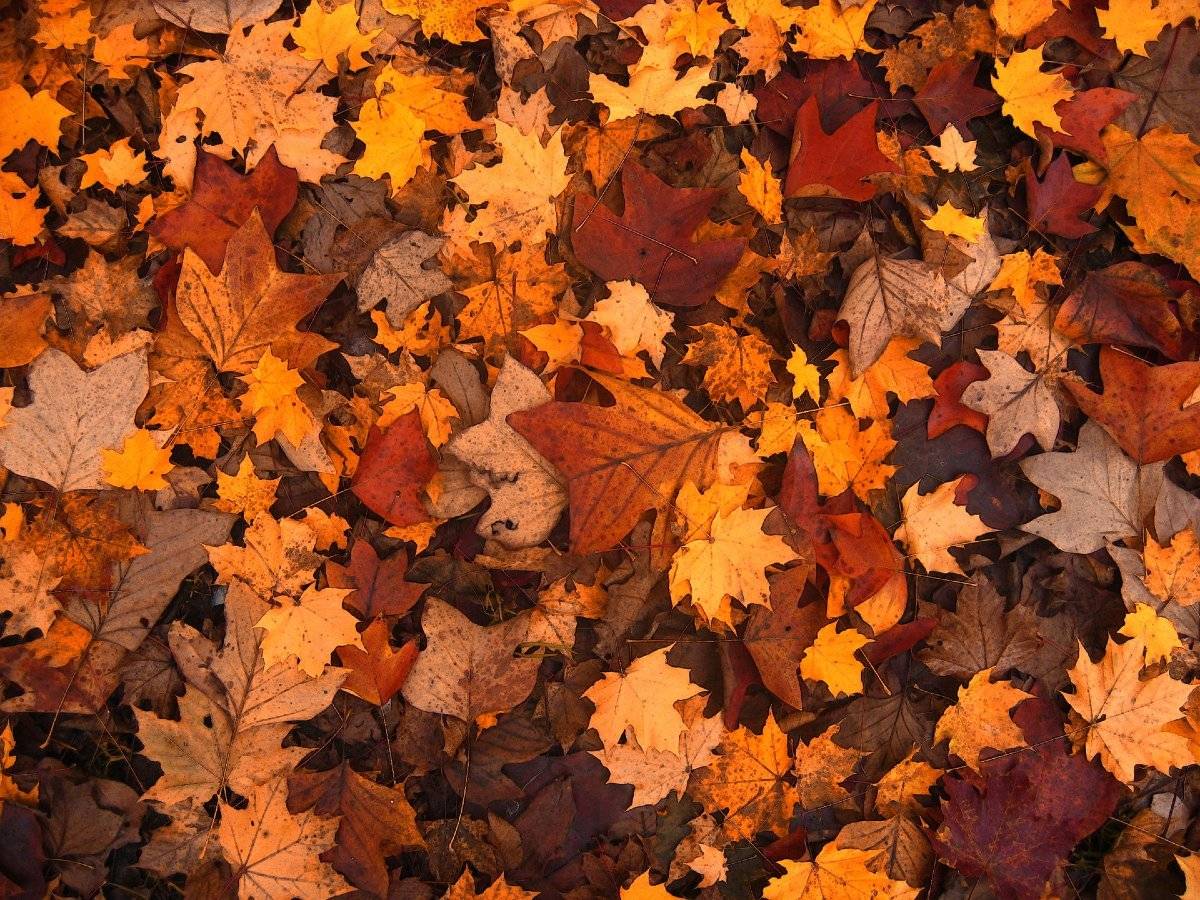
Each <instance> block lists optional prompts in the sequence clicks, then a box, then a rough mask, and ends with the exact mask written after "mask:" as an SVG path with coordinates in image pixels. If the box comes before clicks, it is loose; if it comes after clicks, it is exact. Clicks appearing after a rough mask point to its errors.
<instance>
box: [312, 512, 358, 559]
mask: <svg viewBox="0 0 1200 900" xmlns="http://www.w3.org/2000/svg"><path fill="white" fill-rule="evenodd" d="M301 521H302V522H303V523H304V524H305V525H307V526H308V527H309V528H311V529H312V533H313V534H314V535H316V539H317V540H316V543H315V544H314V546H315V547H316V548H317V549H318V550H335V549H336V550H345V549H346V545H347V534H348V533H349V531H350V523H349V522H347V521H346V520H345V519H343V518H342V517H341V516H339V515H338V514H337V513H327V512H325V510H323V509H321V507H319V506H310V507H309V508H308V509H306V510H305V511H304V516H303V517H302V518H301Z"/></svg>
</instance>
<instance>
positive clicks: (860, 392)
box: [828, 338, 934, 420]
mask: <svg viewBox="0 0 1200 900" xmlns="http://www.w3.org/2000/svg"><path fill="white" fill-rule="evenodd" d="M919 346H920V341H916V340H912V339H911V338H893V339H892V340H891V341H889V342H888V345H887V349H886V350H884V351H883V355H882V356H880V357H879V359H878V360H876V361H875V362H874V363H872V364H871V365H870V366H869V367H868V368H867V370H866V371H865V372H863V373H862V374H860V375H859V376H858V377H857V378H852V377H851V376H850V361H849V358H848V356H847V353H846V351H844V350H836V351H834V352H833V353H831V354H830V355H829V359H831V360H833V361H835V362H836V363H837V368H836V369H834V370H833V371H832V372H830V373H829V397H828V404H829V405H832V404H834V403H837V402H838V401H839V400H848V401H849V402H850V410H851V412H853V413H854V414H855V415H856V416H859V417H860V418H867V419H878V420H882V419H886V418H888V416H889V415H890V414H891V405H890V400H889V396H890V395H895V397H896V398H897V399H898V400H900V401H901V402H903V403H907V402H908V401H909V400H916V399H919V398H921V397H928V396H931V395H932V394H933V392H934V391H933V382H931V381H930V380H929V367H928V366H925V365H923V364H921V363H919V362H917V361H916V360H915V359H913V358H912V356H911V355H910V354H911V353H912V352H913V351H914V350H916V349H917V348H918V347H919Z"/></svg>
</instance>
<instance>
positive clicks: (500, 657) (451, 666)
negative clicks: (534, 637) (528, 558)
mask: <svg viewBox="0 0 1200 900" xmlns="http://www.w3.org/2000/svg"><path fill="white" fill-rule="evenodd" d="M421 630H422V631H424V632H425V637H426V639H427V640H428V644H427V645H426V647H425V650H424V651H423V652H422V653H421V655H420V656H418V657H417V662H416V664H415V665H414V666H413V668H412V671H411V672H409V675H408V680H407V681H406V682H405V683H404V699H405V700H407V701H408V702H409V703H411V704H413V706H416V707H418V708H420V709H424V710H426V711H428V712H435V713H442V714H444V715H448V716H456V717H457V718H459V719H462V720H463V721H465V722H467V723H471V722H474V721H476V720H477V719H479V718H480V717H481V716H491V715H494V714H496V713H502V712H507V711H508V710H510V709H512V708H513V707H514V706H516V705H517V704H518V703H520V702H521V701H522V700H524V699H525V698H526V697H527V696H529V692H530V691H531V690H532V689H533V682H534V678H535V677H536V676H537V669H538V664H539V661H538V660H537V659H523V658H514V656H513V653H514V651H515V650H516V649H517V646H518V645H519V644H521V643H522V642H523V641H524V640H525V639H526V636H527V634H528V632H529V615H528V613H522V614H520V615H518V616H515V617H514V618H512V619H509V620H508V621H506V622H504V623H502V624H500V625H493V626H492V627H490V628H485V627H483V626H481V625H476V624H475V623H474V622H472V621H471V620H470V619H468V618H467V617H466V616H464V615H463V614H462V613H460V612H459V611H458V610H456V609H455V608H454V607H452V606H450V605H449V604H447V603H443V602H442V601H441V600H438V599H436V598H433V597H431V598H429V600H428V601H426V604H425V613H424V615H422V617H421Z"/></svg>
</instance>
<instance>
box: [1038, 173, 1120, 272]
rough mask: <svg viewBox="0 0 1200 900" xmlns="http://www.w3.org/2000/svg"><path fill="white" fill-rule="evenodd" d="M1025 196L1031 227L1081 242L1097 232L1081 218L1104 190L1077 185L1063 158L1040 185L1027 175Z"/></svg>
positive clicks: (1094, 227) (1039, 182)
mask: <svg viewBox="0 0 1200 900" xmlns="http://www.w3.org/2000/svg"><path fill="white" fill-rule="evenodd" d="M1025 193H1026V196H1027V198H1028V201H1029V224H1030V226H1031V227H1034V228H1038V229H1040V230H1043V231H1047V232H1049V233H1050V234H1057V235H1061V236H1062V237H1067V238H1080V237H1083V236H1084V235H1087V234H1092V233H1093V232H1094V231H1095V230H1096V226H1095V225H1092V224H1090V223H1089V222H1087V221H1085V220H1084V216H1085V214H1087V213H1089V212H1090V210H1091V209H1092V207H1093V206H1094V205H1095V203H1096V201H1097V200H1098V199H1099V198H1100V196H1101V195H1102V194H1103V193H1104V190H1103V189H1102V188H1100V187H1095V186H1092V185H1087V184H1081V183H1080V182H1078V181H1076V180H1075V176H1074V175H1073V174H1072V173H1071V164H1070V163H1069V162H1068V161H1067V157H1066V154H1063V153H1060V154H1059V155H1058V156H1056V157H1055V158H1054V161H1053V162H1052V163H1050V165H1049V166H1048V167H1047V169H1046V175H1045V177H1044V178H1043V179H1042V180H1041V181H1039V180H1037V179H1036V178H1034V176H1033V171H1032V170H1030V171H1028V172H1026V173H1025ZM1088 274H1089V275H1091V274H1092V273H1090V272H1089V273H1088Z"/></svg>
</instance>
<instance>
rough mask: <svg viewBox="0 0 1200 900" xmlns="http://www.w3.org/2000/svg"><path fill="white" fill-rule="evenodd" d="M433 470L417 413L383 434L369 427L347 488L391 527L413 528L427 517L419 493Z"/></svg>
mask: <svg viewBox="0 0 1200 900" xmlns="http://www.w3.org/2000/svg"><path fill="white" fill-rule="evenodd" d="M436 471H437V463H436V462H435V461H434V458H433V454H432V453H430V452H429V442H428V441H426V440H425V431H424V429H423V428H422V427H421V414H420V412H418V411H417V410H415V409H414V410H412V411H411V412H409V413H406V414H405V415H403V416H401V417H400V418H398V419H397V420H396V421H395V422H393V423H392V424H391V425H389V426H388V427H387V428H386V429H385V430H384V431H380V430H379V429H378V428H375V427H372V428H371V432H370V434H368V435H367V445H366V446H365V447H364V448H363V452H362V457H361V458H360V459H359V461H358V469H356V470H355V472H354V481H353V482H352V483H351V489H352V490H353V491H354V494H355V496H356V497H358V499H359V500H361V501H362V502H363V504H364V505H365V506H366V507H367V509H369V510H371V512H373V513H375V514H376V515H378V516H382V517H383V519H384V520H385V521H387V522H390V523H391V524H392V525H400V526H402V527H403V526H405V525H416V524H417V523H418V522H425V521H428V519H429V514H428V513H427V512H426V511H425V504H424V503H422V502H421V491H422V489H424V487H425V485H427V484H428V483H429V479H430V478H432V477H433V474H434V473H435V472H436Z"/></svg>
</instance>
